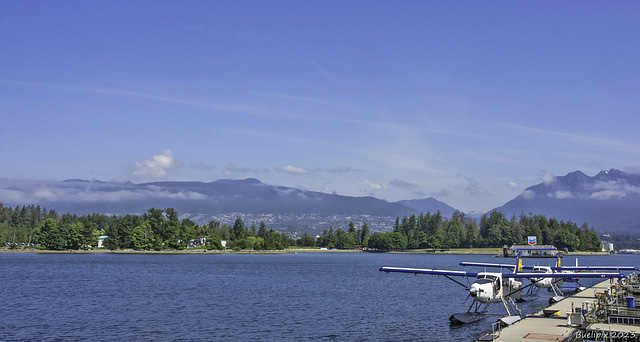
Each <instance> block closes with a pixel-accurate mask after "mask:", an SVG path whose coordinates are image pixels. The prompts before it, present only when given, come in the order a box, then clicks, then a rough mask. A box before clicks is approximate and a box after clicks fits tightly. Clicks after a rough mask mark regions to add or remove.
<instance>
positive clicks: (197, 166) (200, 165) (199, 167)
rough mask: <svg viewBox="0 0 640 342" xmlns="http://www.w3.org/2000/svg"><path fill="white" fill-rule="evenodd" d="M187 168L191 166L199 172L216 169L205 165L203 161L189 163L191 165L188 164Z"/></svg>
mask: <svg viewBox="0 0 640 342" xmlns="http://www.w3.org/2000/svg"><path fill="white" fill-rule="evenodd" d="M189 166H191V167H192V168H194V169H197V170H201V171H212V170H215V168H216V167H215V166H213V165H209V164H207V163H205V162H203V161H200V162H195V163H191V164H189Z"/></svg>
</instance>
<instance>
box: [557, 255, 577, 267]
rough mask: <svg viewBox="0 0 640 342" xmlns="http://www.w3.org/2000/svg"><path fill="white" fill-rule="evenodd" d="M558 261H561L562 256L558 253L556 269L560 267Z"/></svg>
mask: <svg viewBox="0 0 640 342" xmlns="http://www.w3.org/2000/svg"><path fill="white" fill-rule="evenodd" d="M560 260H562V255H560V253H558V261H556V267H562V265H561V262H560ZM576 261H577V260H576Z"/></svg>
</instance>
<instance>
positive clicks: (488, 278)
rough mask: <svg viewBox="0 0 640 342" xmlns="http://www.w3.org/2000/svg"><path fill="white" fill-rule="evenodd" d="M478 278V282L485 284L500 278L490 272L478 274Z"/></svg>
mask: <svg viewBox="0 0 640 342" xmlns="http://www.w3.org/2000/svg"><path fill="white" fill-rule="evenodd" d="M476 279H478V283H480V284H484V283H488V282H492V281H495V280H496V279H498V277H496V276H494V275H490V274H478V277H477V278H476ZM483 280H484V281H483Z"/></svg>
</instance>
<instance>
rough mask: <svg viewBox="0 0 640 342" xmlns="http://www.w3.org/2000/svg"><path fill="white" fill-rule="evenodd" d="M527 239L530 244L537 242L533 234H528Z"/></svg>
mask: <svg viewBox="0 0 640 342" xmlns="http://www.w3.org/2000/svg"><path fill="white" fill-rule="evenodd" d="M527 240H528V241H529V244H530V245H532V246H533V245H535V244H536V243H538V240H537V238H536V237H535V236H529V237H528V239H527Z"/></svg>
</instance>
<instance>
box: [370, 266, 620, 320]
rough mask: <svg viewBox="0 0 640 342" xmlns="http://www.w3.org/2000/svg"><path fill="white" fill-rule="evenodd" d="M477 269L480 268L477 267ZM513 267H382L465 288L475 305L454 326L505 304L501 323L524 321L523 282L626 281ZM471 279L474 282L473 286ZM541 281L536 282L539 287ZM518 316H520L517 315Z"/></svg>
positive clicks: (611, 274)
mask: <svg viewBox="0 0 640 342" xmlns="http://www.w3.org/2000/svg"><path fill="white" fill-rule="evenodd" d="M518 260H519V261H518V266H522V260H521V259H520V258H518ZM476 266H477V265H476ZM511 266H512V267H513V273H502V272H468V271H453V270H437V269H423V268H402V267H381V268H380V272H386V273H391V272H398V273H411V274H415V275H418V274H432V275H442V276H445V277H446V278H447V279H449V280H451V281H453V282H455V283H457V284H458V285H461V286H463V287H464V288H465V289H466V290H467V291H468V292H469V295H468V296H467V298H469V297H471V298H473V302H472V303H471V306H469V309H467V312H460V313H455V314H453V315H451V316H450V317H449V321H451V323H452V324H466V323H471V322H475V321H478V320H480V319H483V318H485V317H487V308H488V306H489V304H491V303H502V304H503V306H504V308H505V310H506V312H507V315H506V316H502V317H500V319H499V321H500V322H501V323H502V324H505V325H510V324H512V323H514V322H516V321H518V320H520V319H521V318H522V317H521V316H520V314H521V312H520V310H519V309H518V307H517V306H516V304H515V301H514V299H517V298H520V295H521V293H522V290H523V288H524V287H523V286H522V279H524V278H527V279H547V278H575V277H580V278H623V277H625V275H624V274H622V273H620V272H609V273H597V272H587V273H576V272H570V271H565V272H561V273H535V272H522V268H521V267H516V265H511ZM452 276H456V277H465V278H467V282H468V283H469V286H466V285H465V284H463V283H461V282H459V281H457V280H454V279H452V278H451V277H452ZM469 278H474V279H475V281H474V282H473V283H471V282H470V280H469ZM537 282H540V280H538V281H535V282H533V283H532V284H535V283H537ZM532 284H529V285H527V286H531V285H532ZM516 313H517V314H516Z"/></svg>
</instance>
